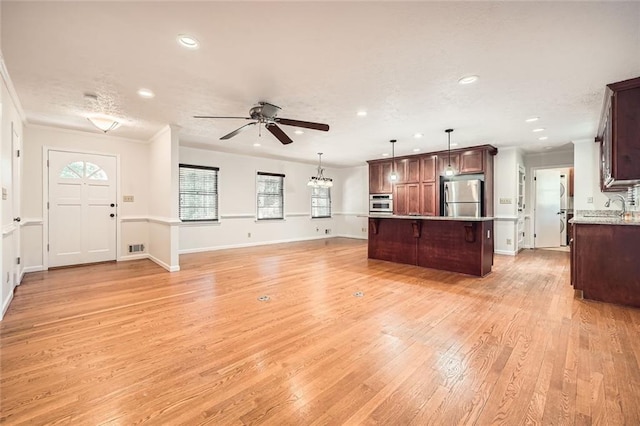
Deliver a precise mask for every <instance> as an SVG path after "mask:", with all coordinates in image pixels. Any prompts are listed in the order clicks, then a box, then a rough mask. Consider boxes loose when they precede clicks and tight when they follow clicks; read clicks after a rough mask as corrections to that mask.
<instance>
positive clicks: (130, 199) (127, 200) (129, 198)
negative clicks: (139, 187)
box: [122, 195, 133, 203]
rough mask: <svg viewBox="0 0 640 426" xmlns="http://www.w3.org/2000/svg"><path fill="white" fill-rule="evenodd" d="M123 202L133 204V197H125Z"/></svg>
mask: <svg viewBox="0 0 640 426" xmlns="http://www.w3.org/2000/svg"><path fill="white" fill-rule="evenodd" d="M122 201H123V202H125V203H133V195H123V196H122Z"/></svg>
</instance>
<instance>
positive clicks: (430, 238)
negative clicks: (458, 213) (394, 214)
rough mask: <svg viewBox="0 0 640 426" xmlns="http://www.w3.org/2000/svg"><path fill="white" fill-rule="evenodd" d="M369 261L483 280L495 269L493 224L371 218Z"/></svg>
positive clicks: (484, 222)
mask: <svg viewBox="0 0 640 426" xmlns="http://www.w3.org/2000/svg"><path fill="white" fill-rule="evenodd" d="M369 258H371V259H380V260H388V261H391V262H398V263H408V264H411V265H418V266H423V267H426V268H434V269H441V270H445V271H452V272H460V273H463V274H469V275H477V276H484V275H486V274H488V273H489V272H491V266H492V265H493V221H492V220H481V219H479V220H454V219H449V220H447V219H445V220H443V219H419V218H416V219H413V218H369Z"/></svg>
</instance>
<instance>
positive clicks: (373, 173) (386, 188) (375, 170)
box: [369, 160, 393, 194]
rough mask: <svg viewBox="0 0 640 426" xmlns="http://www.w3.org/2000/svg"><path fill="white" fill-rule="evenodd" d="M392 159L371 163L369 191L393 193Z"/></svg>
mask: <svg viewBox="0 0 640 426" xmlns="http://www.w3.org/2000/svg"><path fill="white" fill-rule="evenodd" d="M391 165H392V164H391V160H388V161H376V162H372V163H370V164H369V193H370V194H391V192H392V191H393V188H392V186H391V181H390V180H389V175H391Z"/></svg>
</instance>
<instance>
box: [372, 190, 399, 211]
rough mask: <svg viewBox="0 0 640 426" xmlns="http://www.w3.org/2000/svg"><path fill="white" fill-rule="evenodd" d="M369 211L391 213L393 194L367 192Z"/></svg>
mask: <svg viewBox="0 0 640 426" xmlns="http://www.w3.org/2000/svg"><path fill="white" fill-rule="evenodd" d="M369 212H370V213H389V214H391V213H393V194H369Z"/></svg>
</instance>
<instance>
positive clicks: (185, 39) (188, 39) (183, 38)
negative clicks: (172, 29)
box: [178, 34, 200, 49]
mask: <svg viewBox="0 0 640 426" xmlns="http://www.w3.org/2000/svg"><path fill="white" fill-rule="evenodd" d="M178 43H180V44H181V45H182V46H184V47H186V48H188V49H197V48H198V47H200V43H199V42H198V39H196V38H195V37H194V36H190V35H189V34H179V35H178Z"/></svg>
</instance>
